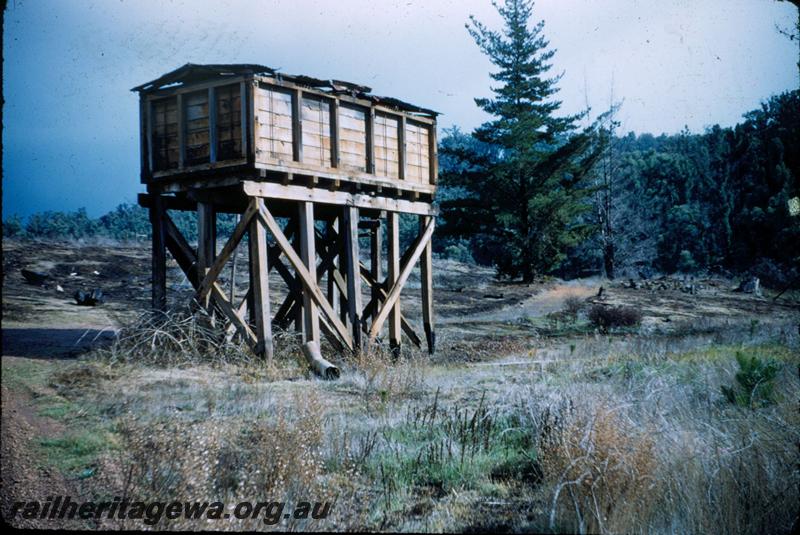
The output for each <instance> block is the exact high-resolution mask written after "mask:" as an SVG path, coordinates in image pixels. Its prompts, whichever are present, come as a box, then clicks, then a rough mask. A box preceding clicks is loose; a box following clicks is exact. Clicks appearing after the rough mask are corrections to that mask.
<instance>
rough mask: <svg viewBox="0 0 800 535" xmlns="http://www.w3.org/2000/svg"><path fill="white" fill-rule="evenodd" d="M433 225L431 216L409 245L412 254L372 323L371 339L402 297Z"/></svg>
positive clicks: (428, 239) (430, 234) (426, 243)
mask: <svg viewBox="0 0 800 535" xmlns="http://www.w3.org/2000/svg"><path fill="white" fill-rule="evenodd" d="M433 225H434V219H433V218H430V219H429V220H428V222H427V224H426V226H425V227H424V230H423V231H422V232H421V233H420V234H419V235H418V236H417V239H416V240H414V243H412V244H411V247H409V251H411V254H410V256H409V257H408V260H407V261H406V262H405V264H403V265H402V267H401V269H400V273H399V274H398V275H397V278H396V280H395V282H394V284H393V285H392V287H391V289H390V290H389V292H388V293H387V295H386V299H385V300H384V302H383V306H382V307H381V309H380V311H379V312H378V315H377V317H376V318H375V321H374V322H373V323H372V326H371V327H370V329H369V339H370V340H371V341H374V340H375V338H376V337H377V336H378V333H379V332H380V330H381V327H383V323H384V322H385V321H386V318H388V317H389V314H390V313H391V312H392V311H393V309H394V305H395V303H396V302H397V300H398V299H399V298H400V291H401V290H402V289H403V286H405V283H406V281H407V280H408V276H409V275H411V270H412V269H413V268H414V264H416V263H417V260H419V258H420V256H422V253H423V252H424V251H425V249H426V247H427V245H428V242H429V241H430V239H431V236H432V235H433Z"/></svg>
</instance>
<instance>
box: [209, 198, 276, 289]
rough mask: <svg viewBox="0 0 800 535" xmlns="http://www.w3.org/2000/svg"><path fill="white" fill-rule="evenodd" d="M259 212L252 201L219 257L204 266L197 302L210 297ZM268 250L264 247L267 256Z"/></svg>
mask: <svg viewBox="0 0 800 535" xmlns="http://www.w3.org/2000/svg"><path fill="white" fill-rule="evenodd" d="M201 204H204V203H198V208H199V207H200V205H201ZM257 212H258V207H257V206H256V203H255V201H252V202H251V203H250V204H249V205H248V206H247V209H246V210H245V212H244V214H242V217H241V218H240V219H239V223H237V224H236V227H234V229H233V233H232V234H231V237H230V238H229V239H228V241H227V243H225V246H224V247H223V248H222V251H220V253H219V256H217V258H216V259H215V260H214V261H213V262H212V263H211V265H210V266H208V267H205V266H204V269H205V271H204V273H205V274H204V276H203V279H202V282H201V283H200V288H199V289H198V291H197V300H198V301H199V302H203V300H204V299H205V298H206V296H207V295H208V293H209V291H210V290H211V286H212V284H213V282H214V281H216V280H217V277H219V274H220V273H222V270H223V269H224V268H225V264H226V263H227V262H228V258H230V256H231V254H232V253H233V251H234V250H235V249H236V247H237V246H238V245H239V242H240V241H241V240H242V237H243V236H244V233H245V232H246V231H247V228H248V226H249V225H250V223H251V220H252V219H253V217H254V216H255V214H256V213H257ZM199 217H200V213H199V211H198V218H199ZM251 229H252V227H251ZM199 240H200V237H199V236H198V245H197V247H198V249H203V247H202V246H201V242H200V241H199ZM251 241H252V240H251ZM266 250H267V249H266V246H264V254H266ZM251 252H252V249H251ZM198 256H199V255H198ZM199 261H200V260H199V258H198V263H199ZM266 265H267V264H266V261H265V262H264V266H266Z"/></svg>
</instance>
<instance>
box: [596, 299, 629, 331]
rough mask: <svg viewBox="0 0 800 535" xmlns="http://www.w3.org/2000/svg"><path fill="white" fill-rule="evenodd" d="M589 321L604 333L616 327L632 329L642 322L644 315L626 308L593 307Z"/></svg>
mask: <svg viewBox="0 0 800 535" xmlns="http://www.w3.org/2000/svg"><path fill="white" fill-rule="evenodd" d="M589 321H590V322H591V324H592V325H594V326H595V327H598V328H599V329H600V331H602V332H608V330H609V329H612V328H614V327H632V326H634V325H639V324H640V323H641V322H642V313H641V312H640V311H639V310H637V309H635V308H633V307H626V306H619V307H612V306H605V305H593V306H592V307H591V308H590V309H589Z"/></svg>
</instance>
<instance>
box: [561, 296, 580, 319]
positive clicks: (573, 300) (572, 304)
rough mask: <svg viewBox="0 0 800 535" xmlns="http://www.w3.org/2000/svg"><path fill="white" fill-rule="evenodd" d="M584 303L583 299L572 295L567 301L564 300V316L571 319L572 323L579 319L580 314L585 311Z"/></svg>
mask: <svg viewBox="0 0 800 535" xmlns="http://www.w3.org/2000/svg"><path fill="white" fill-rule="evenodd" d="M583 306H584V302H583V299H581V298H580V297H578V296H577V295H570V296H569V297H567V298H566V299H564V308H563V309H562V311H563V312H564V316H565V317H568V318H570V319H571V320H572V321H575V320H577V319H578V312H580V311H581V310H582V309H583Z"/></svg>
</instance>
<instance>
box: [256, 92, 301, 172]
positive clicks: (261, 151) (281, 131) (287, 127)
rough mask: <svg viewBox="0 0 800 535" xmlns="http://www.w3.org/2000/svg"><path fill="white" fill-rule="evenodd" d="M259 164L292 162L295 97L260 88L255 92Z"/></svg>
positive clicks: (287, 93)
mask: <svg viewBox="0 0 800 535" xmlns="http://www.w3.org/2000/svg"><path fill="white" fill-rule="evenodd" d="M255 111H256V118H257V121H256V133H257V134H256V161H258V162H262V163H269V162H281V161H284V162H291V161H292V152H293V151H292V94H291V93H290V92H288V91H281V90H279V89H275V88H264V87H259V88H257V89H256V92H255Z"/></svg>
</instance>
